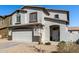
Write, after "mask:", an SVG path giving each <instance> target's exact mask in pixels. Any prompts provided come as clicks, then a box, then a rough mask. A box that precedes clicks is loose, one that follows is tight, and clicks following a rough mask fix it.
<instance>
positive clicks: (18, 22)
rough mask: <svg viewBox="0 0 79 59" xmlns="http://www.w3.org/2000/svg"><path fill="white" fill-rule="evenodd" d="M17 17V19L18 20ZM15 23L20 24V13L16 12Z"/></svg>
mask: <svg viewBox="0 0 79 59" xmlns="http://www.w3.org/2000/svg"><path fill="white" fill-rule="evenodd" d="M19 17H20V18H19ZM18 19H19V21H18ZM16 24H21V14H19V13H17V15H16Z"/></svg>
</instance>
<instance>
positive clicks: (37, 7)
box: [21, 5, 68, 12]
mask: <svg viewBox="0 0 79 59" xmlns="http://www.w3.org/2000/svg"><path fill="white" fill-rule="evenodd" d="M25 8H33V9H39V10H43V9H45V10H48V11H58V12H68V11H66V10H56V9H47V8H45V7H40V6H35V5H34V6H23V7H22V8H21V9H25Z"/></svg>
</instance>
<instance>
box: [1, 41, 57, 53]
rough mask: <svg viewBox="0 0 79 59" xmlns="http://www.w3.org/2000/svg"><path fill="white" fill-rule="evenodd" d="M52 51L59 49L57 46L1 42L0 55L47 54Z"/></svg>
mask: <svg viewBox="0 0 79 59" xmlns="http://www.w3.org/2000/svg"><path fill="white" fill-rule="evenodd" d="M51 51H57V47H56V46H55V45H38V44H32V43H30V44H28V43H22V42H12V41H7V40H2V41H0V53H47V52H51Z"/></svg>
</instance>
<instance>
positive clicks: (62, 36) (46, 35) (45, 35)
mask: <svg viewBox="0 0 79 59" xmlns="http://www.w3.org/2000/svg"><path fill="white" fill-rule="evenodd" d="M44 25H45V26H44V27H43V29H42V41H50V26H51V25H59V26H60V41H65V40H67V39H66V37H65V35H66V29H65V27H66V25H65V24H61V23H55V22H50V21H45V24H44Z"/></svg>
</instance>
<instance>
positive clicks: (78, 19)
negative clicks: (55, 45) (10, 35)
mask: <svg viewBox="0 0 79 59" xmlns="http://www.w3.org/2000/svg"><path fill="white" fill-rule="evenodd" d="M40 6H42V7H46V8H50V9H59V10H67V11H69V12H70V16H69V17H70V24H69V26H72V27H74V26H75V27H79V5H40ZM22 7H23V5H0V15H2V16H3V15H9V14H11V13H12V12H14V11H15V10H17V9H20V8H22Z"/></svg>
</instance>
